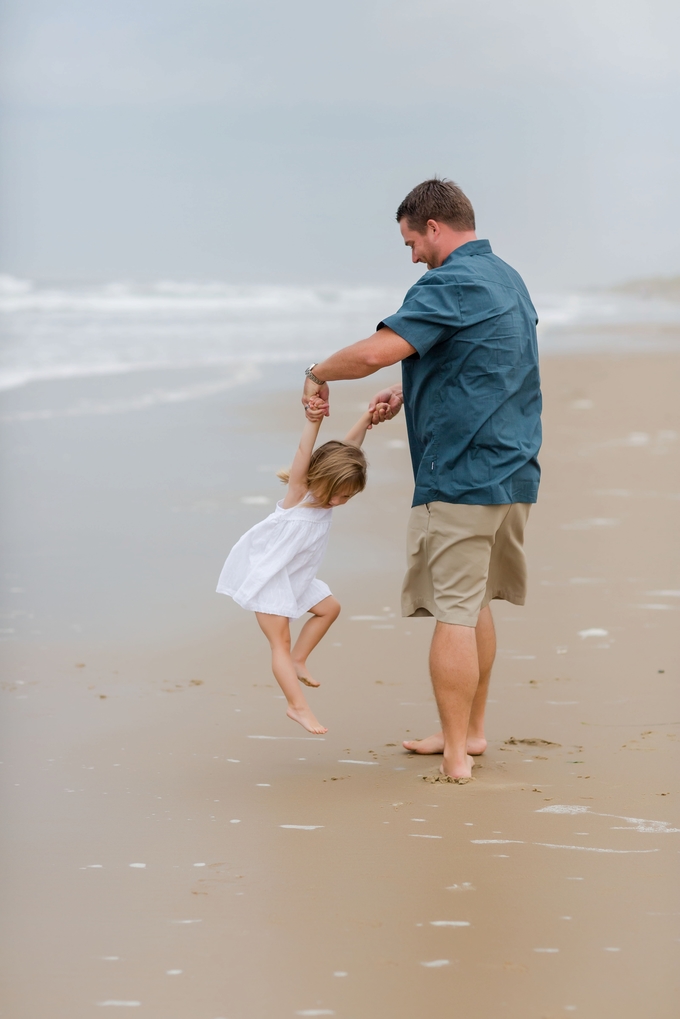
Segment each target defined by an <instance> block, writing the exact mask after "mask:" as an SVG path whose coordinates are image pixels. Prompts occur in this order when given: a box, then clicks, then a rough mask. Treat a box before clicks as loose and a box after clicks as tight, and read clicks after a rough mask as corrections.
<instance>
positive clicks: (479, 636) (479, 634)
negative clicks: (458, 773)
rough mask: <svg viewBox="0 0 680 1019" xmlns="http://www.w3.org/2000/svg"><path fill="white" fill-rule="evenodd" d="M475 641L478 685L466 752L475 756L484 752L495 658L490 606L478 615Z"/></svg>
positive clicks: (485, 607) (471, 711) (493, 628)
mask: <svg viewBox="0 0 680 1019" xmlns="http://www.w3.org/2000/svg"><path fill="white" fill-rule="evenodd" d="M475 639H476V641H477V660H478V662H479V683H478V684H477V691H476V693H475V696H474V700H473V701H472V708H471V710H470V722H469V724H468V733H467V752H468V753H469V754H474V755H477V754H483V753H484V751H485V750H486V736H485V735H484V716H485V713H486V699H487V697H488V696H489V681H490V680H491V670H492V668H493V663H494V660H495V658H496V629H495V627H494V625H493V616H492V615H491V606H490V605H485V606H484V608H483V609H482V611H481V612H480V613H479V619H478V620H477V626H476V627H475Z"/></svg>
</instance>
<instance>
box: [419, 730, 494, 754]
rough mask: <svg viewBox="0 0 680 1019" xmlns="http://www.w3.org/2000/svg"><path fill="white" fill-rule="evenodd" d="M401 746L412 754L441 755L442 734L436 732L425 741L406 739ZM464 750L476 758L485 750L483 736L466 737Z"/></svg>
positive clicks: (442, 746) (442, 745)
mask: <svg viewBox="0 0 680 1019" xmlns="http://www.w3.org/2000/svg"><path fill="white" fill-rule="evenodd" d="M402 746H403V747H405V749H406V750H410V751H411V753H412V754H443V753H444V734H443V733H442V732H438V733H436V734H435V735H434V736H428V737H427V738H426V739H407V740H404V742H403V743H402ZM466 749H467V752H468V754H472V755H473V756H474V757H478V756H479V754H483V753H484V751H485V750H486V740H485V739H484V737H483V736H468V740H467V748H466Z"/></svg>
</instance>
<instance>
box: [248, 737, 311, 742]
mask: <svg viewBox="0 0 680 1019" xmlns="http://www.w3.org/2000/svg"><path fill="white" fill-rule="evenodd" d="M248 739H304V740H316V741H317V742H320V743H323V742H324V741H325V739H326V737H325V736H249V737H248Z"/></svg>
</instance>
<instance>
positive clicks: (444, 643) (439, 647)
mask: <svg viewBox="0 0 680 1019" xmlns="http://www.w3.org/2000/svg"><path fill="white" fill-rule="evenodd" d="M430 675H431V676H432V686H433V687H434V695H435V698H436V700H437V707H438V709H439V717H440V718H441V721H442V732H443V733H444V762H443V764H442V772H443V773H444V775H446V776H447V777H448V778H470V776H471V775H472V758H471V757H470V756H469V755H468V752H467V731H468V724H469V722H470V710H471V708H472V702H473V700H474V696H475V693H476V691H477V686H478V685H479V663H478V660H477V642H476V640H475V631H474V628H473V627H472V626H461V625H459V624H457V623H440V622H437V625H436V626H435V630H434V636H433V637H432V646H431V647H430Z"/></svg>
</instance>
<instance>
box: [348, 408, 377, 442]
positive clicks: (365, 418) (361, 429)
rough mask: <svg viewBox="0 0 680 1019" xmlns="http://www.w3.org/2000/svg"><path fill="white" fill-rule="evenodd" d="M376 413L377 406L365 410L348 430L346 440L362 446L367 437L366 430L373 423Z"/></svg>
mask: <svg viewBox="0 0 680 1019" xmlns="http://www.w3.org/2000/svg"><path fill="white" fill-rule="evenodd" d="M377 406H378V407H382V404H378V405H377ZM375 413H376V408H375V407H374V408H373V410H366V411H364V413H363V414H362V415H361V417H360V418H359V420H358V421H357V423H356V424H355V425H353V426H352V428H350V430H349V431H348V433H347V435H346V436H345V442H348V443H350V445H352V446H362V445H363V442H364V439H365V438H366V432H367V431H368V429H369V428H370V427H371V426H372V424H373V415H374V414H375Z"/></svg>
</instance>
